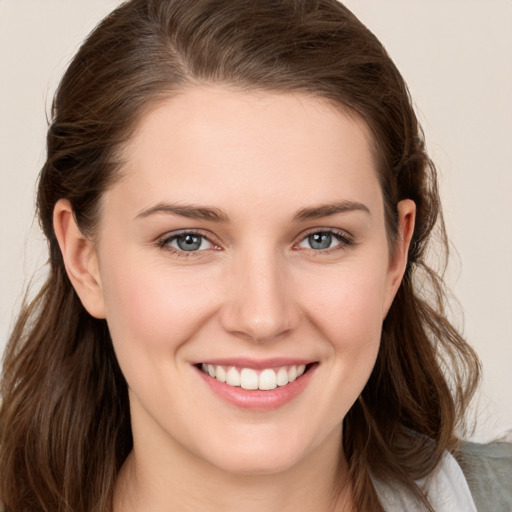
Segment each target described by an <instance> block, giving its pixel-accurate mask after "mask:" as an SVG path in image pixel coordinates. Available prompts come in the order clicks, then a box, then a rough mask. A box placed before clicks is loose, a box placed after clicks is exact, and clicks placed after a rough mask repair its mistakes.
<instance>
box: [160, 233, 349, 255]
mask: <svg viewBox="0 0 512 512" xmlns="http://www.w3.org/2000/svg"><path fill="white" fill-rule="evenodd" d="M313 235H328V236H331V237H333V238H334V239H336V240H337V241H338V242H339V243H337V244H336V245H335V246H334V247H327V248H325V249H313V248H312V247H309V248H306V250H308V251H312V252H313V253H316V254H318V255H320V254H325V253H331V252H333V251H337V250H344V249H348V248H349V247H350V246H352V245H354V244H355V241H354V239H353V237H352V236H351V235H349V234H348V233H347V232H345V231H341V230H338V229H332V228H328V229H321V228H320V229H319V228H315V229H312V230H310V231H308V232H306V233H302V234H301V235H300V240H299V241H298V242H297V243H295V244H294V245H293V247H294V248H297V247H298V246H299V244H301V243H303V242H304V241H305V240H307V239H308V237H311V236H313ZM186 236H193V237H194V236H195V237H198V238H201V239H202V241H205V240H206V241H207V242H208V243H209V244H211V245H212V248H208V249H202V250H193V251H185V250H183V249H179V248H176V247H172V246H171V245H170V244H171V243H172V242H173V241H175V240H177V239H179V238H180V237H186ZM202 243H203V242H201V244H202ZM157 245H158V247H159V248H160V249H164V250H166V251H169V252H171V253H174V254H176V255H177V256H180V257H185V258H188V257H190V256H193V257H199V256H202V254H201V253H204V252H205V251H207V250H210V249H213V250H220V247H219V246H218V245H217V244H215V242H213V241H212V240H211V239H210V237H209V236H208V235H206V234H204V233H202V232H201V231H195V230H183V231H177V232H174V233H172V234H170V235H165V236H164V237H163V238H161V239H159V240H158V241H157Z"/></svg>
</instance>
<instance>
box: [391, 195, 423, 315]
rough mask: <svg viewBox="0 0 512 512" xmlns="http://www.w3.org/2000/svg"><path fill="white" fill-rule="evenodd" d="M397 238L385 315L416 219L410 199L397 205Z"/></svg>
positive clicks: (399, 274)
mask: <svg viewBox="0 0 512 512" xmlns="http://www.w3.org/2000/svg"><path fill="white" fill-rule="evenodd" d="M397 208H398V236H397V240H396V242H395V246H394V248H393V253H392V256H391V258H390V263H389V269H388V293H389V296H388V300H387V301H386V307H385V314H387V311H388V310H389V308H390V307H391V303H392V302H393V299H394V297H395V294H396V292H397V290H398V288H399V286H400V283H401V281H402V278H403V275H404V273H405V269H406V268H407V257H408V253H409V246H410V245H411V240H412V235H413V233H414V224H415V219H416V204H415V203H414V201H412V200H411V199H404V200H402V201H400V202H399V203H398V206H397Z"/></svg>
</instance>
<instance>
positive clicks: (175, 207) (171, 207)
mask: <svg viewBox="0 0 512 512" xmlns="http://www.w3.org/2000/svg"><path fill="white" fill-rule="evenodd" d="M158 213H165V214H171V215H179V216H181V217H187V218H189V219H201V220H210V221H213V222H228V216H227V215H226V214H225V213H224V212H223V211H222V210H219V209H218V208H211V207H205V206H195V205H184V204H170V203H158V204H156V205H155V206H151V207H150V208H147V209H146V210H142V211H141V212H140V213H139V214H138V215H137V216H136V217H135V218H136V219H144V218H146V217H149V216H150V215H155V214H158Z"/></svg>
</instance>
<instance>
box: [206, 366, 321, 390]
mask: <svg viewBox="0 0 512 512" xmlns="http://www.w3.org/2000/svg"><path fill="white" fill-rule="evenodd" d="M313 364H314V363H312V364H307V365H305V364H301V365H288V366H281V367H279V368H264V369H261V370H254V369H252V368H236V367H234V366H221V365H213V364H205V363H202V364H199V365H197V367H198V368H199V369H200V370H201V371H202V372H203V373H205V374H207V375H209V376H210V377H212V378H214V379H216V380H218V381H219V382H223V383H225V384H227V385H228V386H231V387H237V388H242V389H246V390H256V389H258V390H261V391H270V390H272V389H276V388H278V387H285V386H287V385H288V384H291V383H292V382H294V381H295V380H296V379H298V378H299V377H301V376H302V375H303V374H304V373H306V372H307V371H308V370H309V369H310V367H311V366H312V365H313Z"/></svg>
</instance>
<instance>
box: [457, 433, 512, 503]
mask: <svg viewBox="0 0 512 512" xmlns="http://www.w3.org/2000/svg"><path fill="white" fill-rule="evenodd" d="M455 456H456V458H457V462H458V463H459V465H460V467H461V468H462V471H463V472H464V476H465V477H466V481H467V483H468V485H469V488H470V490H471V494H472V495H473V499H474V501H475V504H476V506H477V509H478V510H482V511H484V510H491V509H490V508H489V506H490V505H491V504H492V510H493V512H510V511H511V510H512V443H509V442H498V441H495V442H492V443H489V444H477V443H471V442H463V443H461V445H460V448H459V451H458V453H457V454H456V455H455Z"/></svg>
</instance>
